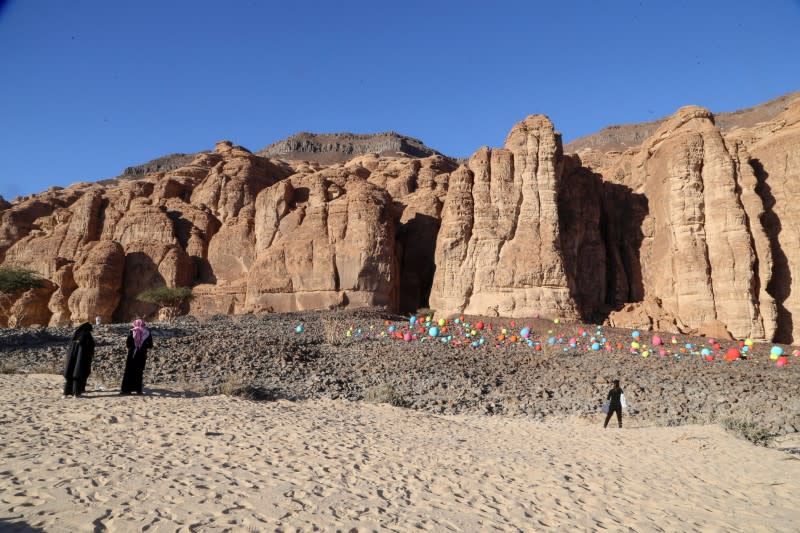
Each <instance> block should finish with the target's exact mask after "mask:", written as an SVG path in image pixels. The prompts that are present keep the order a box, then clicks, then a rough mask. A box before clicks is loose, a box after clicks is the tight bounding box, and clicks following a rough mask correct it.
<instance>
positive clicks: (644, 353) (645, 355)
mask: <svg viewBox="0 0 800 533" xmlns="http://www.w3.org/2000/svg"><path fill="white" fill-rule="evenodd" d="M649 355H650V352H648V351H647V350H645V351H643V352H642V357H648V356H649Z"/></svg>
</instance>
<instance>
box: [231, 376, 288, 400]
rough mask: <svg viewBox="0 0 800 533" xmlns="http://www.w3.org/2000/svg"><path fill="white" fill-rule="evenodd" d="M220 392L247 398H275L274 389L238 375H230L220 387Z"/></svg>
mask: <svg viewBox="0 0 800 533" xmlns="http://www.w3.org/2000/svg"><path fill="white" fill-rule="evenodd" d="M219 392H220V394H224V395H226V396H236V397H239V398H244V399H245V400H275V399H276V395H275V393H274V391H271V390H268V389H266V388H264V387H261V386H258V385H255V384H253V383H249V382H247V381H245V380H243V379H241V378H238V377H236V376H231V377H229V378H228V379H227V380H226V381H225V382H223V383H222V385H220V387H219Z"/></svg>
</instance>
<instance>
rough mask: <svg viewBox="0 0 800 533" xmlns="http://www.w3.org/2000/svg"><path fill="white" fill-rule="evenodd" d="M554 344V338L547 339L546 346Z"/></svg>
mask: <svg viewBox="0 0 800 533" xmlns="http://www.w3.org/2000/svg"><path fill="white" fill-rule="evenodd" d="M555 343H556V338H555V337H550V338H549V339H547V344H550V345H553V344H555Z"/></svg>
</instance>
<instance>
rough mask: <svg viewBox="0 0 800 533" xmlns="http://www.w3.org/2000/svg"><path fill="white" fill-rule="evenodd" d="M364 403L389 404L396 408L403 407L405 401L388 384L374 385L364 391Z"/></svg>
mask: <svg viewBox="0 0 800 533" xmlns="http://www.w3.org/2000/svg"><path fill="white" fill-rule="evenodd" d="M364 401H365V402H367V403H388V404H389V405H394V406H395V407H402V406H403V399H402V398H401V397H400V396H399V395H398V394H397V392H396V391H395V390H394V387H392V386H391V385H389V384H388V383H381V384H380V385H373V386H372V387H367V388H366V389H365V390H364Z"/></svg>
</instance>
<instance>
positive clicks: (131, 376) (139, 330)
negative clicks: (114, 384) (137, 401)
mask: <svg viewBox="0 0 800 533" xmlns="http://www.w3.org/2000/svg"><path fill="white" fill-rule="evenodd" d="M125 343H126V344H127V346H128V358H127V359H126V360H125V375H123V376H122V385H121V386H120V388H119V393H120V394H130V393H132V392H135V393H137V394H142V380H143V376H144V365H145V364H146V363H147V350H149V349H150V348H152V347H153V337H152V335H150V330H149V329H147V327H146V326H145V324H144V320H142V319H140V318H137V319H136V320H134V321H133V328H131V330H130V332H129V333H128V339H127V340H126V341H125Z"/></svg>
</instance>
